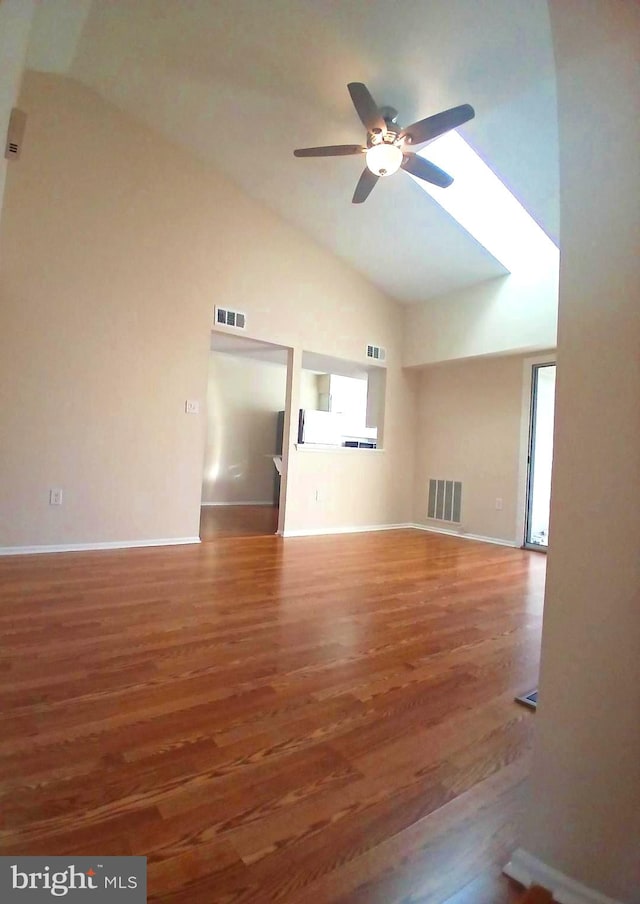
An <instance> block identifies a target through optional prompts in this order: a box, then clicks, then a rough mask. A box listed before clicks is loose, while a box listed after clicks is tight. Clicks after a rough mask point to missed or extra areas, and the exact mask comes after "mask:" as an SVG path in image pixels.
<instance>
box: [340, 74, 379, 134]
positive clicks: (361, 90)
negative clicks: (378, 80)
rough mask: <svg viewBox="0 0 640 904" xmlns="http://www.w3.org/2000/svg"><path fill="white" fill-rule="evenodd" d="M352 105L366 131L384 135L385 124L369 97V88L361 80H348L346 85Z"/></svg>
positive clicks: (374, 103)
mask: <svg viewBox="0 0 640 904" xmlns="http://www.w3.org/2000/svg"><path fill="white" fill-rule="evenodd" d="M347 88H348V89H349V94H350V95H351V100H352V101H353V106H354V107H355V108H356V113H357V114H358V116H359V117H360V121H361V122H362V125H363V126H364V127H365V128H366V130H367V132H374V133H375V134H376V135H378V134H380V135H384V134H385V132H386V131H387V124H386V123H385V121H384V117H383V115H382V113H381V112H380V110H379V109H378V105H377V103H376V102H375V100H374V99H373V98H372V97H371V94H370V93H369V89H368V88H367V86H366V85H363V84H362V82H349V84H348V85H347Z"/></svg>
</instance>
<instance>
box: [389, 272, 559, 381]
mask: <svg viewBox="0 0 640 904" xmlns="http://www.w3.org/2000/svg"><path fill="white" fill-rule="evenodd" d="M557 320H558V259H557V257H553V258H551V259H547V261H546V264H545V265H544V266H540V267H536V268H534V269H533V270H532V272H529V273H527V272H524V273H517V274H516V273H514V274H511V275H509V276H501V277H499V278H498V279H491V280H487V281H486V282H483V283H479V284H478V285H475V286H471V287H469V288H468V289H461V290H460V291H458V292H452V293H451V294H449V295H446V296H442V297H440V298H434V299H432V300H431V301H427V302H425V303H424V304H418V305H413V306H412V307H411V308H410V309H409V311H408V314H407V317H406V319H405V340H404V362H405V364H406V365H407V366H409V367H415V366H420V365H424V364H435V363H438V362H441V361H454V360H457V359H461V358H473V357H478V356H481V355H508V354H514V353H516V352H534V351H538V350H541V349H547V348H554V347H555V345H556V340H557Z"/></svg>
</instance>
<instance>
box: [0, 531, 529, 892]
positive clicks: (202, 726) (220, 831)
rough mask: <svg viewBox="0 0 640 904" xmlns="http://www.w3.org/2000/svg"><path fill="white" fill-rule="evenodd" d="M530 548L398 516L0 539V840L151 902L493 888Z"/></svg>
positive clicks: (517, 791) (511, 813)
mask: <svg viewBox="0 0 640 904" xmlns="http://www.w3.org/2000/svg"><path fill="white" fill-rule="evenodd" d="M545 564H546V558H545V557H544V556H540V555H536V554H535V553H529V552H523V551H521V550H513V549H506V548H502V547H499V546H490V545H486V544H480V543H474V542H470V541H463V540H457V539H454V538H451V537H445V536H438V535H435V534H427V533H424V532H418V531H409V530H407V531H389V532H380V533H371V534H355V535H347V536H335V537H320V538H305V539H302V538H300V539H290V540H285V541H283V540H282V539H280V538H278V537H259V538H254V539H251V540H240V539H234V538H229V539H222V540H218V541H216V542H212V543H203V544H201V545H200V546H197V547H196V546H193V547H171V548H162V549H139V550H123V551H117V552H102V553H79V554H76V553H72V554H65V555H57V556H23V557H13V558H7V559H2V560H0V587H1V604H0V632H1V636H2V648H1V653H0V700H1V702H2V706H1V712H2V716H1V723H2V725H1V731H0V779H1V783H2V784H1V800H0V814H1V816H0V818H1V831H0V853H2V854H49V855H57V854H61V855H74V854H76V855H80V854H87V855H98V854H102V855H109V854H127V853H135V854H139V855H146V856H147V857H148V877H149V900H151V901H154V902H163V904H187V902H189V904H194V902H195V904H200V902H202V904H218V902H252V904H254V902H287V904H301V902H320V904H321V902H342V904H347V902H349V904H356V902H357V904H374V902H375V904H394V902H423V904H444V902H447V904H507V902H511V901H515V900H517V893H516V891H515V890H514V889H513V887H512V886H510V885H509V883H508V882H507V880H506V879H503V878H502V877H501V875H500V867H501V866H502V865H503V863H504V862H505V861H506V860H507V859H508V856H509V853H510V851H511V850H512V848H513V847H514V845H515V830H516V829H515V827H516V824H517V821H518V817H519V813H520V808H521V805H522V793H523V789H524V786H525V783H526V779H527V774H528V770H529V753H530V743H531V732H532V726H533V720H534V719H535V715H534V714H533V713H531V712H530V711H528V710H526V709H525V708H524V707H521V706H518V705H517V704H515V703H513V700H512V698H513V696H514V695H515V694H516V693H517V692H522V691H525V690H527V689H529V688H530V687H532V686H534V685H535V683H536V681H537V668H538V653H539V643H540V622H541V610H542V597H543V584H544V569H545Z"/></svg>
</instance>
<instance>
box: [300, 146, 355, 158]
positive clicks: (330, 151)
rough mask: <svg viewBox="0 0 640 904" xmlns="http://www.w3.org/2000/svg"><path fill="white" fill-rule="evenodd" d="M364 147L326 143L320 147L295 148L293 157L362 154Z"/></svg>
mask: <svg viewBox="0 0 640 904" xmlns="http://www.w3.org/2000/svg"><path fill="white" fill-rule="evenodd" d="M364 151H366V148H363V147H362V145H360V144H328V145H326V146H325V147H322V148H297V149H296V150H295V151H294V152H293V155H294V157H348V156H350V155H351V154H363V153H364Z"/></svg>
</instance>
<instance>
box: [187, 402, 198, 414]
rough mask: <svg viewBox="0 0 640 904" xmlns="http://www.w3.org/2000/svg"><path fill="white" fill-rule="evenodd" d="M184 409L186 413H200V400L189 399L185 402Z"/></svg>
mask: <svg viewBox="0 0 640 904" xmlns="http://www.w3.org/2000/svg"><path fill="white" fill-rule="evenodd" d="M184 410H185V413H186V414H199V413H200V402H198V401H197V400H196V399H187V401H186V402H185V403H184Z"/></svg>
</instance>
